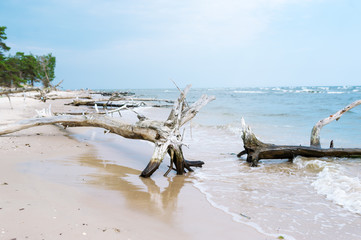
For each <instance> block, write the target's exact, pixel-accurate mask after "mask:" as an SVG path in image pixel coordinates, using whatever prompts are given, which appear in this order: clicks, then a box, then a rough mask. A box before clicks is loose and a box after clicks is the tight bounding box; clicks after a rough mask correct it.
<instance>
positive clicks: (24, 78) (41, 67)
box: [0, 26, 56, 88]
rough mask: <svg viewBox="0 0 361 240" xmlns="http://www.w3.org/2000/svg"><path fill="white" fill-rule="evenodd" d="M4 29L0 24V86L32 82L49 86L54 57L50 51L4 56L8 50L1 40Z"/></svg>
mask: <svg viewBox="0 0 361 240" xmlns="http://www.w3.org/2000/svg"><path fill="white" fill-rule="evenodd" d="M5 30H6V27H4V26H0V86H4V87H20V86H22V85H23V84H29V85H31V86H34V83H37V82H41V83H42V85H43V86H44V87H45V88H48V87H50V86H51V81H53V80H54V78H55V63H56V59H55V57H54V56H52V54H51V53H49V54H47V55H43V56H34V55H32V54H25V53H23V52H17V53H16V54H15V55H14V56H12V55H8V56H5V52H7V51H9V50H10V47H8V46H7V45H6V44H5V43H4V42H3V41H4V40H6V39H7V37H6V34H5Z"/></svg>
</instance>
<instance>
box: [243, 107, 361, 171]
mask: <svg viewBox="0 0 361 240" xmlns="http://www.w3.org/2000/svg"><path fill="white" fill-rule="evenodd" d="M360 104H361V100H358V101H355V102H353V103H351V104H350V105H348V106H346V107H345V108H343V109H342V110H340V111H338V112H336V113H335V114H333V115H330V116H329V117H328V118H325V119H323V120H320V121H319V122H317V123H316V125H315V126H314V127H313V129H312V132H311V144H310V145H311V146H309V147H308V146H286V145H275V144H269V143H263V142H262V141H260V140H258V138H257V137H256V136H255V134H254V133H252V131H251V129H250V127H248V126H246V124H245V122H244V119H242V140H243V145H244V149H245V150H244V151H242V152H240V153H239V154H238V155H237V156H238V157H241V156H242V155H244V154H247V162H249V163H250V164H251V166H252V167H255V166H257V165H258V161H259V160H261V159H289V160H290V161H292V160H293V159H294V158H295V157H296V156H303V157H346V158H354V157H361V148H333V141H331V143H330V148H327V149H322V148H321V145H320V130H321V128H322V127H323V126H324V125H326V124H328V123H330V122H332V121H333V120H336V121H337V120H338V119H339V118H340V117H341V115H342V114H343V113H345V112H347V111H349V110H350V109H352V108H353V107H356V106H358V105H360Z"/></svg>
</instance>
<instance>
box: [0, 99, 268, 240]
mask: <svg viewBox="0 0 361 240" xmlns="http://www.w3.org/2000/svg"><path fill="white" fill-rule="evenodd" d="M64 101H66V100H49V103H51V104H52V109H53V110H54V111H58V112H64V109H65V108H69V109H70V108H74V107H71V106H67V107H65V106H64V105H63V103H64ZM49 103H42V102H40V101H38V100H34V99H26V100H25V105H24V100H23V98H18V97H12V105H13V107H14V109H13V110H11V109H10V105H9V102H8V99H6V98H0V106H1V108H0V109H1V110H0V120H1V123H7V122H10V121H11V120H19V119H24V118H26V117H31V116H34V115H35V112H34V109H41V108H43V107H45V106H47V105H48V104H49ZM77 108H78V109H79V107H77ZM94 132H95V134H98V135H101V134H99V133H101V132H102V131H101V130H93V129H92V130H89V129H79V128H73V129H70V130H68V129H67V130H62V129H61V128H58V127H56V126H41V127H36V128H31V129H27V130H23V131H20V132H17V133H13V134H9V135H5V136H1V137H0V145H1V151H2V153H3V154H2V156H4V157H1V160H0V161H1V164H2V168H1V170H0V176H1V177H0V195H1V196H6V197H3V198H1V200H0V239H13V238H16V239H54V238H61V237H63V238H64V239H79V238H84V239H99V238H101V237H102V238H106V239H119V238H122V239H123V238H124V239H127V238H128V239H143V238H144V237H147V238H150V239H154V238H158V239H168V238H169V237H171V238H173V239H205V238H208V239H218V238H226V239H240V238H242V239H243V238H244V239H274V238H270V237H269V236H265V235H262V234H260V233H258V232H257V231H256V230H255V229H253V228H251V227H249V226H246V225H244V224H240V223H236V222H235V221H233V220H232V217H231V216H229V215H227V214H225V213H224V212H222V211H221V210H219V209H216V208H214V207H213V206H211V204H210V203H209V202H208V201H207V199H206V196H205V195H204V194H202V193H201V192H200V191H199V190H198V189H196V188H195V187H194V186H193V185H192V182H191V178H192V176H191V174H190V175H186V176H174V175H172V176H170V177H168V178H166V177H163V176H162V173H163V172H164V171H163V169H160V170H159V171H157V172H158V173H157V174H155V175H153V176H152V177H151V178H149V179H143V178H140V177H139V174H140V172H141V171H142V169H143V168H144V167H145V166H146V164H147V162H148V161H149V158H150V156H151V155H150V154H149V151H150V152H151V151H152V147H151V146H150V145H149V144H148V143H146V142H143V141H139V140H128V139H124V138H121V137H119V136H115V135H110V138H115V140H116V141H117V142H119V143H117V144H119V145H117V146H116V147H113V148H112V147H109V145H108V144H110V142H111V141H110V140H109V139H108V140H106V141H105V142H97V141H94V140H91V138H92V136H93V135H94ZM79 136H80V137H79ZM81 137H83V138H85V140H81ZM118 140H119V141H118ZM119 146H121V148H120V149H119ZM111 149H117V153H116V154H117V155H116V156H115V155H114V154H115V153H114V152H112V151H111ZM139 149H142V150H141V151H139ZM5 156H6V157H5ZM112 157H113V158H116V159H121V162H122V165H119V163H115V162H114V160H112V159H111V158H112ZM134 158H136V159H134ZM165 165H166V164H162V165H161V168H164V169H166V168H167V167H166V166H165ZM80 173H81V174H80Z"/></svg>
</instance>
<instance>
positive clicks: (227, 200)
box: [133, 87, 361, 240]
mask: <svg viewBox="0 0 361 240" xmlns="http://www.w3.org/2000/svg"><path fill="white" fill-rule="evenodd" d="M133 91H134V92H135V93H136V94H141V95H144V96H148V97H149V96H150V97H158V98H170V99H175V98H176V97H177V95H178V92H177V91H176V90H170V89H169V90H133ZM204 93H206V94H209V95H215V96H216V97H217V100H216V101H214V102H212V103H210V104H209V105H207V106H206V107H205V108H204V109H202V110H201V112H200V113H199V115H197V117H196V118H195V119H194V120H193V121H192V129H191V130H190V129H187V130H186V138H185V141H186V143H188V144H189V145H190V149H189V150H188V149H185V150H184V151H185V155H186V158H188V159H190V160H192V159H194V160H203V161H205V162H206V164H205V166H204V167H203V168H202V169H198V170H196V172H195V174H194V176H195V179H194V181H193V184H194V185H195V186H196V187H197V188H198V189H199V190H200V191H201V192H203V193H204V194H205V195H206V196H207V199H208V201H209V202H210V203H211V204H212V205H213V206H214V207H217V208H219V209H222V210H223V211H224V212H226V213H227V214H230V215H231V216H233V219H234V220H235V221H237V222H241V223H245V224H248V225H251V226H253V227H254V228H256V229H258V230H259V231H260V232H263V233H266V234H269V235H271V236H274V237H277V236H280V235H282V236H284V237H285V238H286V239H328V238H330V237H331V236H332V239H348V240H350V239H359V236H361V215H360V214H361V181H360V177H361V159H332V158H324V159H316V158H313V159H310V158H308V159H307V158H301V157H297V158H296V159H295V160H294V162H293V163H289V162H287V161H283V160H272V161H262V162H261V164H260V167H258V168H250V167H249V166H248V164H247V163H246V162H245V160H244V159H238V158H237V157H236V156H235V154H236V153H238V152H240V151H241V150H243V147H242V141H241V136H240V132H241V124H240V120H241V118H242V117H244V118H245V120H246V123H247V124H249V125H250V126H251V127H252V129H253V131H254V132H255V133H256V135H257V136H258V137H259V138H260V139H261V140H262V141H264V142H271V143H274V144H288V145H291V144H292V145H299V144H302V145H309V137H310V132H311V129H312V127H313V125H314V124H315V123H316V122H317V121H318V120H320V119H323V118H325V117H327V116H329V115H330V114H333V113H335V112H337V111H338V110H340V109H342V108H343V107H345V106H346V105H348V104H350V103H351V102H353V101H355V100H358V99H360V98H361V87H297V88H285V87H284V88H249V89H195V90H194V89H193V90H191V93H190V96H189V99H190V102H192V101H194V100H196V99H197V98H198V97H199V96H200V95H201V94H204ZM360 123H361V109H358V108H354V109H352V110H351V111H350V112H347V113H346V114H344V116H343V117H342V118H341V119H340V120H339V121H338V122H332V123H331V124H329V125H327V126H325V127H324V128H323V130H322V131H321V144H322V145H323V146H328V145H329V142H330V140H334V143H335V147H360V146H361V129H360V127H359V126H360Z"/></svg>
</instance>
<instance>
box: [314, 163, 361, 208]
mask: <svg viewBox="0 0 361 240" xmlns="http://www.w3.org/2000/svg"><path fill="white" fill-rule="evenodd" d="M312 186H313V187H314V188H315V189H316V190H317V193H318V194H322V195H325V196H326V198H327V199H328V200H330V201H333V202H334V203H336V204H339V205H341V206H343V207H344V208H345V209H347V210H349V211H351V212H353V213H358V214H361V181H360V179H359V178H358V177H349V176H347V173H346V171H345V170H344V168H343V167H341V166H340V165H338V164H328V165H327V166H325V167H324V168H323V170H322V171H321V172H319V173H318V175H317V180H316V181H314V182H313V183H312Z"/></svg>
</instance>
